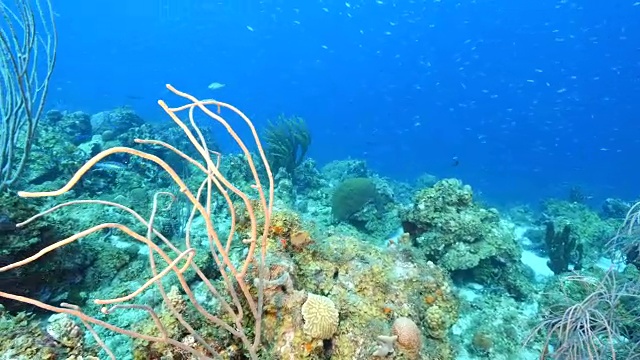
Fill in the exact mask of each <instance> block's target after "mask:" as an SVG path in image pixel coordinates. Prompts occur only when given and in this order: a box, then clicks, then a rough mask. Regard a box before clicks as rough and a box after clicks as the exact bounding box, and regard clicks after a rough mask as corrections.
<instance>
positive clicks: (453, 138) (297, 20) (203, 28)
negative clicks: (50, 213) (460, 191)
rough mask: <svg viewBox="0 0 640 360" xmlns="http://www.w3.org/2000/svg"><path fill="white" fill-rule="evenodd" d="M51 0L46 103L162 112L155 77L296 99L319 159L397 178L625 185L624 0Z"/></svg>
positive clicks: (528, 192) (255, 111) (537, 186)
mask: <svg viewBox="0 0 640 360" xmlns="http://www.w3.org/2000/svg"><path fill="white" fill-rule="evenodd" d="M53 5H54V8H55V11H56V12H57V15H58V17H57V22H58V24H57V25H58V31H59V37H60V44H59V53H58V56H59V62H58V65H57V69H56V73H55V79H54V81H55V84H53V86H52V91H51V94H50V99H49V100H50V101H52V102H55V103H56V106H57V107H59V108H63V109H70V110H85V111H87V112H91V113H93V112H97V111H101V110H106V109H111V108H114V107H117V106H122V105H129V106H132V107H133V108H134V109H135V110H136V111H137V112H138V113H140V114H141V115H142V116H143V117H144V118H145V119H146V120H148V121H159V122H160V121H166V120H167V119H166V116H164V115H163V114H162V111H161V110H160V108H159V107H158V106H157V104H156V101H157V100H158V99H160V98H164V99H168V100H172V99H173V97H172V96H171V95H169V94H168V93H167V91H166V90H165V87H164V84H165V83H171V84H173V85H175V86H177V87H179V88H180V89H183V90H185V91H189V92H191V93H193V94H194V95H196V96H200V97H215V98H217V99H220V100H224V101H228V102H231V103H233V104H235V105H236V106H238V107H239V108H241V109H243V110H244V111H245V112H246V113H247V114H249V115H251V116H252V117H253V119H254V120H255V121H256V123H257V124H258V126H259V125H260V124H264V123H265V122H266V121H267V119H268V118H273V117H275V116H277V115H278V114H280V113H285V114H288V115H300V116H302V117H304V118H305V119H306V121H307V123H308V124H309V126H310V128H311V131H312V133H313V136H314V142H313V145H312V148H311V151H310V156H312V157H313V158H315V159H317V161H318V162H319V163H320V164H323V163H326V162H328V161H331V160H335V159H344V158H347V157H352V158H363V159H366V160H367V162H368V164H369V166H370V167H371V168H372V169H373V170H375V171H378V172H380V173H381V174H383V175H385V176H388V177H391V178H396V179H400V180H409V181H411V180H413V179H415V178H416V177H417V176H419V175H420V174H423V173H431V174H435V175H437V176H439V177H443V176H454V177H459V178H461V179H463V181H465V182H466V183H469V184H471V185H473V186H474V188H475V189H476V190H477V191H480V192H481V193H482V194H483V196H485V197H486V198H487V199H491V200H492V201H495V202H500V203H514V202H524V201H532V200H538V199H540V198H542V197H547V196H565V194H566V193H567V191H568V189H569V188H570V187H571V186H574V185H579V186H580V187H581V188H582V189H583V190H584V191H585V192H586V193H588V194H589V195H591V196H593V197H594V200H596V199H598V200H601V199H602V198H604V197H623V198H634V197H635V196H637V194H638V193H637V187H638V169H637V154H638V153H640V143H639V141H638V139H639V136H640V133H639V131H640V125H639V120H640V115H639V114H640V75H639V74H640V3H639V2H634V0H610V1H595V0H577V1H562V0H561V1H556V0H554V1H551V0H536V1H521V0H515V1H514V0H509V1H507V0H477V1H471V0H464V1H451V0H439V1H433V0H428V1H421V0H416V1H408V0H403V1H397V0H396V1H392V0H349V1H347V2H345V1H344V0H340V1H334V0H325V1H320V0H309V1H259V0H254V1H247V0H234V1H227V0H207V1H205V0H136V1H130V0H110V1H105V0H94V1H71V0H57V1H55V2H54V4H53ZM213 82H218V83H221V84H224V85H225V87H224V88H221V89H218V90H214V91H212V90H209V89H208V88H207V87H208V85H209V84H211V83H213ZM453 157H458V159H459V165H458V166H452V158H453Z"/></svg>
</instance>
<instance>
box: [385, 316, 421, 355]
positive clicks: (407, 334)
mask: <svg viewBox="0 0 640 360" xmlns="http://www.w3.org/2000/svg"><path fill="white" fill-rule="evenodd" d="M392 332H393V335H396V336H397V337H398V339H397V340H396V342H397V344H398V347H399V348H400V350H401V351H402V352H404V353H405V355H407V357H408V358H410V359H417V358H418V354H419V352H420V348H422V338H421V337H420V329H419V328H418V325H416V323H414V322H413V320H411V319H409V318H406V317H399V318H397V319H396V321H394V322H393V328H392Z"/></svg>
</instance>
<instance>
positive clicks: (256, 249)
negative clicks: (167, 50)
mask: <svg viewBox="0 0 640 360" xmlns="http://www.w3.org/2000/svg"><path fill="white" fill-rule="evenodd" d="M167 88H168V89H169V90H170V91H172V92H173V93H174V94H176V95H178V96H180V97H181V98H184V99H186V100H188V101H189V103H188V104H186V105H183V106H179V107H173V108H172V107H169V106H168V105H167V104H166V103H165V102H164V101H159V102H158V103H159V104H160V106H161V107H162V108H163V109H164V110H165V112H166V113H167V114H168V115H169V116H170V117H171V119H172V120H173V121H174V122H175V123H176V124H177V125H178V126H179V127H180V128H181V129H182V130H183V131H184V134H185V135H186V136H187V138H188V139H189V141H190V143H191V144H192V145H193V147H194V149H195V150H196V151H197V153H198V154H199V155H200V159H199V160H196V159H194V158H192V157H190V156H188V155H186V153H184V152H182V151H180V150H178V149H177V148H175V147H173V146H172V145H170V144H167V143H165V142H162V141H157V140H144V139H137V140H136V143H139V144H150V145H155V146H162V147H164V148H166V149H168V150H170V151H172V152H173V153H175V154H176V155H178V156H180V157H181V158H182V159H183V160H185V161H187V162H188V163H190V164H192V165H194V166H195V168H197V169H198V170H199V171H200V172H201V173H202V175H204V179H203V181H202V182H201V184H200V186H199V187H198V189H197V190H195V191H194V190H193V189H190V188H189V186H188V185H187V184H186V182H185V181H184V180H183V179H182V178H181V176H180V175H178V174H177V173H176V171H175V170H174V169H172V167H171V166H169V165H168V164H167V163H166V162H165V161H164V160H162V159H161V158H159V157H157V156H155V155H152V154H150V153H148V152H144V151H141V150H137V149H133V148H129V147H114V148H111V149H107V150H104V151H102V152H101V153H99V154H97V155H96V156H94V157H93V158H91V159H90V160H89V161H88V162H87V163H86V164H85V165H83V166H82V167H81V168H80V169H79V170H78V171H77V172H76V173H75V174H74V175H73V177H72V178H71V179H70V180H69V182H68V183H67V184H66V185H65V186H63V187H62V188H61V189H59V190H55V191H46V192H19V193H18V195H19V196H21V197H26V198H29V197H49V196H59V195H62V194H65V193H66V192H68V191H69V190H71V189H72V188H73V187H74V185H75V184H76V183H77V182H78V181H79V180H80V179H81V178H82V177H83V176H84V175H85V174H86V173H87V172H88V171H90V170H91V169H92V168H93V167H94V166H95V165H96V164H97V163H98V162H99V161H101V160H102V159H104V158H106V157H108V156H109V155H112V154H122V153H126V154H130V155H133V156H138V157H140V158H143V159H145V160H148V161H151V162H153V163H155V164H157V165H158V166H160V167H161V168H162V169H163V170H164V171H165V172H166V173H167V174H168V175H169V176H170V177H171V179H172V180H173V181H174V183H175V184H176V185H177V186H178V188H179V189H180V192H181V193H182V194H183V195H184V196H186V198H187V199H188V200H189V202H190V204H191V214H190V216H189V218H188V220H187V226H186V227H185V228H186V229H187V231H185V237H184V239H183V241H182V243H181V244H174V243H172V242H171V241H170V240H169V239H168V238H167V237H165V236H164V235H162V234H161V233H160V232H159V231H158V230H157V229H156V228H155V227H154V219H155V215H156V213H157V211H158V207H159V206H158V199H159V198H160V197H161V196H173V194H169V193H166V192H158V193H156V194H155V196H154V197H153V207H152V211H151V215H150V217H149V218H148V219H145V218H144V217H142V216H141V215H140V214H138V213H137V212H136V211H134V210H133V209H131V208H129V207H127V206H125V205H122V204H119V203H115V202H110V201H103V200H75V201H69V202H65V203H62V204H59V205H57V206H55V207H53V208H51V209H48V210H45V211H43V212H42V213H39V214H37V215H35V216H33V217H32V218H30V219H27V220H26V221H23V222H21V223H19V224H17V225H16V226H17V227H18V228H21V227H25V226H27V225H29V224H30V223H32V222H33V221H35V220H37V219H39V218H41V217H42V216H45V215H47V214H50V213H51V212H54V211H56V210H57V209H60V208H62V207H66V206H70V205H75V204H87V203H90V204H98V205H101V206H107V207H113V208H116V209H119V210H122V211H124V212H126V213H128V214H130V215H131V216H132V217H133V218H134V219H136V220H137V221H138V222H139V223H140V224H142V225H143V226H144V227H145V228H146V229H147V230H146V234H144V235H141V234H139V233H137V232H136V231H134V230H132V229H131V228H130V227H127V226H125V225H123V224H118V223H102V224H98V225H96V226H93V227H91V228H89V229H86V230H84V231H81V232H79V233H77V234H75V235H73V236H70V237H68V238H66V239H63V240H60V241H58V242H56V243H54V244H52V245H50V246H47V247H45V248H44V249H42V250H40V251H39V252H38V253H36V254H34V255H32V256H30V257H27V258H25V259H23V260H21V261H17V262H15V263H12V264H9V265H6V266H4V267H2V268H0V272H5V271H10V270H12V269H15V268H19V267H21V266H23V265H26V264H29V263H31V262H33V261H36V260H38V259H39V258H41V257H42V256H44V255H46V254H47V253H49V252H51V251H54V250H56V249H58V248H60V247H62V246H65V245H67V244H70V243H72V242H74V241H76V240H79V239H81V238H83V237H86V236H88V235H90V234H92V233H95V232H97V231H100V230H102V229H113V230H119V231H122V232H123V233H125V234H127V235H128V236H129V237H131V238H132V239H133V240H137V241H139V242H141V243H143V244H145V245H146V246H147V247H148V249H149V267H150V269H151V273H152V276H151V277H150V278H149V279H147V280H146V281H145V282H144V284H143V285H141V286H139V287H138V289H136V290H135V291H133V292H131V293H129V294H127V295H125V296H121V297H117V298H112V299H94V300H93V302H94V303H95V304H97V305H100V306H102V310H101V311H102V313H103V314H106V315H108V314H111V313H112V312H113V311H116V310H119V309H128V310H136V311H143V312H146V313H147V314H148V315H149V316H150V318H151V320H152V321H153V323H154V324H155V327H156V330H157V334H158V335H149V334H143V333H140V332H137V331H134V330H130V329H125V328H122V327H119V326H116V325H113V324H110V323H108V322H105V321H103V320H100V319H98V318H97V315H96V316H92V315H89V314H86V313H84V312H83V310H82V309H81V308H80V307H79V306H76V305H73V304H66V303H63V304H60V306H53V305H50V304H45V303H43V302H41V301H38V300H36V299H33V298H27V297H23V296H20V295H17V294H13V293H8V292H4V291H0V297H4V298H7V299H12V300H16V301H21V302H24V303H27V304H31V305H34V306H37V307H39V308H42V309H45V310H49V311H53V312H57V313H64V314H68V315H71V316H75V317H77V318H78V319H79V320H80V321H81V322H82V323H83V324H84V325H85V326H86V327H87V329H88V330H89V332H90V333H91V334H92V335H93V336H94V338H95V339H96V341H97V342H98V344H99V345H100V346H101V347H102V348H103V349H104V351H105V352H106V353H107V355H108V356H109V357H110V358H112V359H116V356H115V355H114V353H113V351H112V349H110V348H109V347H108V346H107V345H106V344H105V342H104V341H102V340H101V339H100V337H99V336H98V334H97V332H96V331H95V330H94V329H93V326H101V327H104V328H106V329H109V330H111V331H114V332H116V333H120V334H124V335H127V336H130V337H133V338H138V339H142V340H146V341H150V342H158V343H164V344H168V345H172V346H175V347H176V348H177V349H179V350H181V351H183V352H186V353H190V354H191V355H193V356H195V357H196V358H198V359H213V358H220V357H221V356H220V353H219V351H220V349H217V348H214V346H213V345H212V344H211V343H210V341H208V340H210V339H206V338H205V337H204V336H202V334H199V332H198V330H196V329H195V328H194V327H193V325H192V324H190V323H189V322H188V321H187V320H186V318H185V317H184V316H183V315H182V314H181V311H180V309H177V308H176V307H175V306H174V305H173V304H172V301H171V299H170V295H169V292H168V291H167V290H166V289H165V286H164V285H163V284H162V281H161V280H162V279H163V278H164V277H166V276H168V275H169V274H173V275H174V276H175V277H176V278H177V280H178V282H179V283H180V286H181V289H182V292H183V293H184V294H185V295H186V297H187V298H188V299H189V302H190V304H191V305H192V307H193V309H194V311H195V312H196V313H197V314H199V315H200V316H201V318H202V319H204V320H205V321H208V322H209V323H211V324H214V325H215V326H218V327H220V328H222V329H224V330H226V331H228V332H229V333H230V334H232V335H233V336H235V337H236V338H237V339H238V340H239V341H240V342H241V343H242V345H243V347H244V350H245V352H246V354H247V355H248V356H249V357H250V358H252V359H258V353H259V351H260V348H261V345H262V344H261V332H262V331H261V325H262V308H263V302H264V282H263V281H256V280H259V279H263V278H264V274H265V270H266V269H265V258H266V255H267V237H268V233H269V225H270V219H271V211H272V203H273V196H274V183H273V175H272V173H271V169H270V167H269V164H268V162H267V159H266V156H265V153H264V151H263V148H262V145H261V143H260V139H259V138H258V135H257V132H256V129H255V128H254V126H253V124H252V122H251V120H249V118H247V117H246V116H245V115H244V114H243V113H242V112H241V111H240V110H238V109H237V108H235V107H233V106H231V105H229V104H226V103H223V102H219V101H215V100H198V99H196V98H195V97H193V96H191V95H189V94H186V93H183V92H181V91H178V90H177V89H175V88H174V87H172V86H171V85H167ZM208 106H214V107H215V111H212V110H210V109H209V108H208ZM224 109H227V110H231V111H232V112H233V113H235V115H237V116H239V117H240V118H242V119H243V120H244V122H245V123H246V125H247V126H248V127H249V129H250V131H251V134H252V136H253V140H254V142H255V145H256V147H257V152H258V155H259V158H260V161H261V162H262V167H263V168H264V170H265V171H266V176H267V179H268V184H266V185H263V184H262V182H261V180H260V176H259V174H258V167H257V166H256V164H255V163H254V160H253V156H252V154H251V153H250V152H249V149H248V147H247V145H246V144H245V142H244V141H243V140H242V139H241V138H240V137H239V136H238V134H237V133H236V131H235V130H234V127H232V126H231V125H230V124H229V123H228V122H227V120H225V119H224V118H223V117H222V116H221V112H222V111H223V110H224ZM196 110H200V111H202V112H203V113H204V114H206V115H207V116H208V117H209V118H211V119H213V120H215V121H216V122H217V123H219V124H221V125H222V126H224V128H225V129H226V131H227V132H228V133H229V134H230V135H231V137H232V138H233V139H234V140H235V142H236V143H237V144H238V146H239V147H240V149H241V151H242V153H243V154H244V156H245V159H246V161H247V164H248V166H249V168H250V170H251V174H252V176H253V185H252V188H253V190H254V191H255V193H256V194H253V195H252V196H250V195H249V194H247V193H245V192H243V191H241V190H240V189H238V188H237V187H236V186H234V185H233V184H231V182H229V181H228V180H227V179H226V178H225V177H224V175H222V174H221V172H220V171H219V165H220V161H219V154H217V153H215V152H212V151H210V150H209V148H208V147H207V144H206V142H205V139H204V137H203V135H202V133H201V131H200V129H199V128H198V126H197V125H196V122H195V120H194V112H195V111H196ZM183 111H187V113H188V119H189V121H188V122H184V121H182V120H181V119H180V118H179V116H178V115H179V113H180V112H183ZM214 194H219V195H220V196H222V197H223V198H224V200H225V202H226V204H227V205H228V207H229V211H230V214H231V220H232V221H231V226H230V228H229V229H225V230H226V231H228V232H229V236H228V238H227V239H226V241H222V240H221V239H220V237H219V236H218V232H217V231H216V229H215V227H214V224H213V220H212V218H213V215H214V214H213V205H212V198H213V195H214ZM232 197H235V198H238V199H240V200H241V202H242V203H243V205H244V208H243V211H244V212H246V213H247V214H248V217H249V219H250V226H249V230H248V234H246V238H244V239H243V240H242V244H240V246H241V247H242V250H243V251H244V252H243V254H245V255H244V256H243V258H242V259H241V261H240V262H239V263H238V261H236V262H235V263H234V261H232V258H231V257H230V252H231V245H232V242H234V241H236V242H239V239H238V236H239V234H236V233H235V232H236V231H235V229H236V227H235V220H236V207H235V205H234V202H233V201H232ZM256 198H257V199H256ZM256 207H258V208H256ZM257 212H260V215H261V219H260V220H258V217H257V215H256V213H257ZM197 216H200V217H201V218H202V219H203V222H204V226H205V228H206V229H205V230H206V234H207V240H208V245H209V250H210V255H211V258H212V259H213V260H214V261H215V264H216V265H217V267H218V270H219V272H220V276H221V278H222V282H223V284H224V286H223V287H222V288H223V289H224V292H223V291H221V290H220V289H221V287H220V286H218V287H216V286H215V285H214V284H213V283H212V282H211V280H209V279H208V278H207V276H205V274H204V273H203V272H202V270H201V269H200V268H199V267H198V266H197V265H196V263H195V262H194V261H193V259H194V256H195V252H196V250H195V246H194V245H193V244H192V239H191V232H190V231H189V229H190V228H191V226H192V225H193V220H194V219H195V218H196V217H197ZM259 228H261V229H259ZM242 236H243V237H244V236H245V234H242ZM156 238H157V239H160V241H161V244H160V245H157V244H156V243H154V241H152V240H153V239H156ZM158 259H161V260H162V261H164V262H165V263H166V264H163V265H160V264H156V261H158ZM250 266H251V267H252V271H249V267H250ZM187 271H193V272H195V274H197V277H198V278H199V280H200V281H202V284H204V286H205V287H206V289H207V290H208V291H209V292H210V293H211V295H212V296H213V297H214V298H215V299H216V300H217V301H218V304H219V307H220V309H221V310H222V311H223V313H222V314H215V313H212V312H210V311H208V310H207V309H205V306H203V304H201V303H199V301H198V299H196V296H195V295H194V292H193V290H192V288H191V287H190V285H189V283H187V280H186V279H185V276H184V274H185V272H187ZM154 286H155V289H156V290H157V292H158V294H159V295H160V296H161V297H162V299H163V305H164V307H165V309H166V310H167V311H169V312H170V314H171V316H172V317H174V318H175V320H177V321H178V322H179V324H180V325H181V326H182V328H183V330H184V332H185V333H188V334H189V335H188V336H189V337H190V341H185V339H174V338H171V336H170V335H169V334H168V331H167V329H165V326H164V325H163V323H162V322H161V320H160V318H159V316H158V315H157V314H156V312H155V310H154V309H153V308H152V307H150V306H147V305H142V304H135V303H128V302H129V301H132V300H135V299H136V297H137V296H139V295H140V294H141V293H143V292H144V291H145V290H148V289H150V288H153V287H154ZM247 310H248V311H247ZM247 313H248V315H247V316H245V315H246V314H247ZM249 318H250V320H248V319H249ZM248 326H249V327H250V328H249V327H248Z"/></svg>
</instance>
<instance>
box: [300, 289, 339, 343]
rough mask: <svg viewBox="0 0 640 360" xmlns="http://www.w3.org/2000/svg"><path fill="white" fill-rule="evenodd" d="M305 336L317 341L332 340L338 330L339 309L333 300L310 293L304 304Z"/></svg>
mask: <svg viewBox="0 0 640 360" xmlns="http://www.w3.org/2000/svg"><path fill="white" fill-rule="evenodd" d="M302 318H303V319H304V327H303V329H304V332H305V334H307V335H309V336H311V337H313V338H316V339H330V338H331V337H332V336H333V334H334V333H335V332H336V330H337V329H338V309H336V305H335V304H334V303H333V301H332V300H331V299H329V298H328V297H326V296H322V295H315V294H311V293H309V294H308V296H307V301H305V303H304V304H302Z"/></svg>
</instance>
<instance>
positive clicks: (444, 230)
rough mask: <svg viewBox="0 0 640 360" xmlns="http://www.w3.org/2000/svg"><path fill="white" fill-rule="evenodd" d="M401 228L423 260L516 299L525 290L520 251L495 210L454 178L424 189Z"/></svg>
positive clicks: (468, 187)
mask: <svg viewBox="0 0 640 360" xmlns="http://www.w3.org/2000/svg"><path fill="white" fill-rule="evenodd" d="M401 219H402V225H403V228H404V230H405V231H406V232H407V233H409V235H410V236H411V240H412V243H413V244H414V246H416V247H417V248H418V249H419V250H420V251H421V252H422V253H423V254H424V256H425V257H426V259H428V260H430V261H433V262H434V263H436V264H438V265H440V266H442V267H443V268H445V269H446V270H449V271H453V272H459V273H461V274H462V275H465V276H467V277H470V278H472V279H473V280H474V281H480V282H483V283H487V282H493V281H494V280H493V279H500V280H499V281H500V283H499V284H493V285H500V286H504V287H506V288H507V289H510V291H512V292H513V293H514V294H515V295H516V296H519V297H522V296H526V294H527V293H528V292H529V289H528V288H527V286H526V284H527V281H526V279H524V278H523V276H524V275H523V274H524V273H523V272H522V271H521V270H522V264H521V262H520V254H521V248H520V246H519V245H518V244H517V242H516V240H515V236H514V235H513V232H512V230H511V229H510V228H509V226H508V224H506V223H504V222H502V221H501V220H500V215H499V213H498V211H497V210H496V209H491V208H489V209H487V208H484V207H482V206H480V205H478V204H476V203H475V202H474V201H473V191H472V189H471V187H470V186H469V185H463V184H462V182H460V181H459V180H457V179H444V180H441V181H439V182H438V183H436V184H435V185H434V186H433V187H429V188H426V189H422V190H420V191H418V192H417V193H416V195H415V198H414V202H413V204H412V205H411V206H410V207H409V208H407V209H405V210H404V211H403V212H402V214H401Z"/></svg>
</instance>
